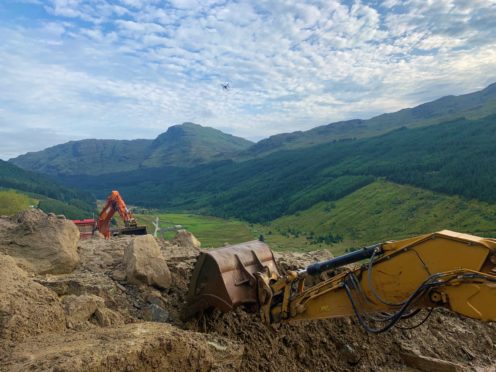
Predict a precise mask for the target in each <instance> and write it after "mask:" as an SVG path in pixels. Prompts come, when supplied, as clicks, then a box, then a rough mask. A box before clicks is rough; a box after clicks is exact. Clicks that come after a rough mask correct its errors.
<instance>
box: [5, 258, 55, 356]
mask: <svg viewBox="0 0 496 372" xmlns="http://www.w3.org/2000/svg"><path fill="white" fill-rule="evenodd" d="M63 329H65V315H64V310H63V308H62V306H61V304H60V301H59V298H58V297H57V295H56V294H55V293H53V292H52V291H50V290H49V289H47V288H45V287H44V286H42V285H40V284H38V283H35V282H34V281H33V280H31V279H30V278H29V277H28V275H27V273H26V272H25V271H23V270H22V269H20V268H19V267H17V265H16V262H15V261H14V259H13V258H11V257H9V256H5V255H2V254H0V350H1V348H2V346H3V347H5V346H7V345H6V344H9V343H12V342H18V341H21V340H23V339H24V338H26V337H28V336H32V335H36V334H41V333H45V332H53V331H61V330H63ZM0 355H1V353H0Z"/></svg>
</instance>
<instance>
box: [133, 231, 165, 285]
mask: <svg viewBox="0 0 496 372" xmlns="http://www.w3.org/2000/svg"><path fill="white" fill-rule="evenodd" d="M124 264H125V266H126V279H127V281H128V282H129V283H132V284H137V285H139V284H146V285H150V286H155V287H159V288H169V287H170V286H171V274H170V271H169V268H168V266H167V262H166V261H165V258H164V257H163V255H162V252H161V251H160V247H159V246H158V244H157V241H156V240H155V238H154V237H153V236H151V235H143V236H138V237H136V238H134V239H133V240H132V241H131V243H130V244H129V246H127V247H126V249H125V251H124Z"/></svg>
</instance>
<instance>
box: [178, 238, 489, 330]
mask: <svg viewBox="0 0 496 372" xmlns="http://www.w3.org/2000/svg"><path fill="white" fill-rule="evenodd" d="M358 262H361V263H359V264H357V263H358ZM352 264H354V265H352ZM312 278H313V280H309V279H312ZM316 278H318V280H315V279H316ZM315 282H316V284H314V283H315ZM241 305H243V306H245V307H247V308H255V309H257V310H258V311H259V313H260V318H261V321H262V322H264V323H267V324H278V323H281V322H294V321H299V320H313V319H326V318H335V317H348V316H353V315H355V316H356V317H357V319H358V322H359V323H360V324H361V325H362V326H363V327H364V328H365V329H366V330H367V331H369V332H373V333H379V332H383V331H386V330H388V329H390V328H391V327H393V326H396V325H398V326H399V322H400V321H402V320H405V319H406V318H413V317H415V316H417V315H419V316H421V314H419V313H421V312H422V313H423V312H426V314H427V316H426V317H423V319H422V320H421V321H420V323H419V324H421V323H423V321H425V319H426V318H427V317H428V315H430V313H431V311H432V309H434V308H436V307H444V308H447V309H450V310H451V311H453V312H455V313H458V314H460V315H463V316H466V317H470V318H474V319H479V320H482V321H494V320H496V239H488V238H481V237H477V236H473V235H468V234H461V233H456V232H453V231H449V230H443V231H440V232H436V233H432V234H426V235H421V236H417V237H413V238H409V239H405V240H400V241H387V242H385V243H379V244H374V245H371V246H368V247H365V248H362V249H359V250H356V251H354V252H351V253H348V254H345V255H343V256H340V257H337V258H333V259H331V260H328V261H324V262H318V263H315V264H312V265H310V266H308V267H307V268H306V269H302V270H299V271H289V272H287V273H286V274H285V275H281V274H280V272H279V270H278V268H277V265H276V262H275V260H274V255H273V253H272V251H271V250H270V249H269V247H268V246H267V245H266V244H265V243H264V242H262V241H251V242H247V243H242V244H238V245H233V246H227V247H223V248H218V249H215V250H210V251H205V252H202V253H201V255H200V256H199V259H198V261H197V263H196V265H195V268H194V271H193V276H192V279H191V283H190V287H189V293H188V300H187V306H186V308H185V314H184V315H185V317H186V318H187V317H191V316H193V315H195V314H196V313H198V312H203V311H206V310H207V309H210V308H218V309H220V310H221V311H223V312H227V311H231V310H233V309H234V308H236V307H238V306H241ZM409 322H411V321H409Z"/></svg>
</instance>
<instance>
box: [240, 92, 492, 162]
mask: <svg viewBox="0 0 496 372" xmlns="http://www.w3.org/2000/svg"><path fill="white" fill-rule="evenodd" d="M494 113H496V83H494V84H491V85H490V86H488V87H487V88H485V89H483V90H481V91H478V92H474V93H470V94H465V95H460V96H447V97H443V98H440V99H438V100H435V101H432V102H428V103H425V104H422V105H419V106H416V107H414V108H408V109H403V110H400V111H398V112H395V113H390V114H383V115H379V116H376V117H374V118H372V119H369V120H348V121H341V122H336V123H332V124H328V125H324V126H320V127H316V128H313V129H310V130H308V131H304V132H294V133H283V134H278V135H275V136H271V137H269V138H267V139H265V140H262V141H260V142H258V143H256V144H255V145H253V146H252V147H250V148H249V149H248V150H247V151H246V152H244V153H243V156H244V157H250V156H262V155H266V154H267V153H270V152H273V151H276V150H281V149H295V148H302V147H309V146H314V145H317V144H322V143H326V142H331V141H333V140H340V139H351V138H365V137H374V136H378V135H381V134H384V133H387V132H389V131H391V130H394V129H398V128H400V127H407V128H414V127H421V126H428V125H433V124H438V123H441V122H443V121H447V120H452V119H455V118H458V117H461V116H463V117H466V118H468V119H480V118H483V117H485V116H488V115H490V114H494Z"/></svg>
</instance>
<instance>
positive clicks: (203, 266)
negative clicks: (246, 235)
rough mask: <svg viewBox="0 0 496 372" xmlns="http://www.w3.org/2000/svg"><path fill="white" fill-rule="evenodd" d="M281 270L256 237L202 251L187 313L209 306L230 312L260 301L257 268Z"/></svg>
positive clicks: (274, 271) (188, 315)
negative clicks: (251, 239) (243, 241)
mask: <svg viewBox="0 0 496 372" xmlns="http://www.w3.org/2000/svg"><path fill="white" fill-rule="evenodd" d="M267 269H268V270H270V272H271V273H276V274H279V273H278V271H277V267H276V263H275V260H274V255H273V254H272V251H271V250H270V248H269V247H268V246H267V245H266V244H265V243H263V242H261V241H258V240H254V241H250V242H246V243H241V244H236V245H230V246H226V247H223V248H217V249H213V250H210V251H204V252H202V253H201V254H200V256H199V258H198V261H197V262H196V265H195V268H194V270H193V275H192V278H191V282H190V285H189V293H188V298H187V305H186V308H185V311H184V317H185V318H186V319H187V318H190V317H192V316H193V315H195V314H196V313H198V312H201V311H203V310H206V309H208V308H212V307H214V308H218V309H219V310H221V311H223V312H228V311H231V310H232V309H234V308H235V307H237V306H240V305H258V297H257V281H256V278H255V276H254V275H253V274H254V273H256V272H263V271H265V270H267Z"/></svg>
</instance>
